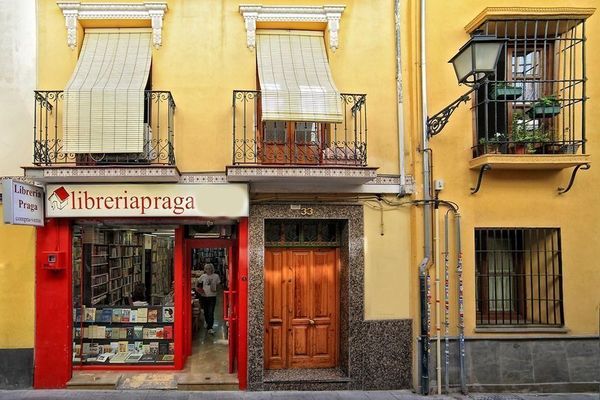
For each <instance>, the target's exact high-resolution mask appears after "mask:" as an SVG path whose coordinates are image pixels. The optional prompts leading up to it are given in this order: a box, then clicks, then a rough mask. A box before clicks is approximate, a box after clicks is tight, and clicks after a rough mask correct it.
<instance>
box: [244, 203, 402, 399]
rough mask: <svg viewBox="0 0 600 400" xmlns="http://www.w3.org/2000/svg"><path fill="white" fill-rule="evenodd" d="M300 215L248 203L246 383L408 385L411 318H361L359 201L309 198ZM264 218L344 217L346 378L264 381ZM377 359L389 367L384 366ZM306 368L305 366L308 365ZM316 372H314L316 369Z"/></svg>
mask: <svg viewBox="0 0 600 400" xmlns="http://www.w3.org/2000/svg"><path fill="white" fill-rule="evenodd" d="M302 207H311V208H312V210H313V213H312V215H310V216H302V215H300V212H299V210H293V209H291V207H290V205H289V204H252V205H251V206H250V224H249V249H248V254H249V271H248V278H249V291H248V296H249V298H248V335H249V338H248V388H249V390H300V389H302V390H306V388H311V390H339V389H363V388H369V389H397V388H408V387H410V379H411V375H410V374H411V371H410V367H411V359H412V357H411V345H410V343H411V337H412V334H411V322H410V320H390V321H365V320H364V258H365V257H364V221H363V207H362V205H358V204H357V205H339V204H330V205H327V204H322V203H319V204H307V203H302ZM268 219H334V220H340V221H342V222H343V223H344V227H343V231H342V236H341V248H340V264H341V271H340V354H339V361H340V363H339V364H340V365H339V369H340V371H341V372H342V373H343V374H344V375H345V377H344V378H345V379H341V380H339V381H335V380H328V379H327V376H326V375H327V374H326V373H325V372H324V373H323V377H319V376H318V375H319V372H318V370H311V371H310V376H311V378H310V380H303V381H302V382H298V381H292V380H281V381H273V380H271V379H269V380H268V381H265V370H264V359H263V357H264V325H263V324H264V271H263V270H264V268H263V267H264V226H265V220H268ZM381 362H384V363H385V365H386V366H388V368H386V370H385V371H382V368H381V365H382V364H381ZM307 373H308V371H307ZM315 374H316V375H315Z"/></svg>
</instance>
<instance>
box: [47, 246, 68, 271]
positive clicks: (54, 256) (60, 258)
mask: <svg viewBox="0 0 600 400" xmlns="http://www.w3.org/2000/svg"><path fill="white" fill-rule="evenodd" d="M43 257H44V258H43V260H42V268H44V269H51V270H55V271H56V270H63V269H65V268H66V267H67V266H66V265H65V252H64V251H44V252H43Z"/></svg>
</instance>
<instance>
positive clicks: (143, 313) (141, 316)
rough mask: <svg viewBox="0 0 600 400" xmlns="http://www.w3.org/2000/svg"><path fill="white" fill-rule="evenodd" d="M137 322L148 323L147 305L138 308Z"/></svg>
mask: <svg viewBox="0 0 600 400" xmlns="http://www.w3.org/2000/svg"><path fill="white" fill-rule="evenodd" d="M137 322H139V323H146V322H149V321H148V309H147V308H145V307H142V308H138V309H137Z"/></svg>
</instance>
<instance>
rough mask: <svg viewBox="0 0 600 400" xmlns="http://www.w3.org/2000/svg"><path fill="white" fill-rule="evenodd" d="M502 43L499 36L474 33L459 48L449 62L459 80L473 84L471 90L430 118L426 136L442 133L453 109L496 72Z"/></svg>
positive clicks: (462, 82) (468, 84)
mask: <svg viewBox="0 0 600 400" xmlns="http://www.w3.org/2000/svg"><path fill="white" fill-rule="evenodd" d="M502 46H503V42H501V41H499V40H498V38H496V36H489V35H482V34H481V33H479V32H475V33H474V34H473V35H472V36H471V39H469V41H468V42H467V43H465V45H464V46H462V47H461V48H460V50H458V53H456V55H455V56H454V57H452V58H451V59H450V61H448V62H450V63H452V65H453V66H454V71H455V72H456V79H458V83H459V84H465V85H467V86H470V87H471V89H470V90H469V91H468V92H467V93H465V94H463V95H462V96H460V97H459V98H458V99H456V100H455V101H453V102H452V103H450V104H449V105H448V106H447V107H446V108H444V109H443V110H441V111H440V112H438V113H437V114H435V115H433V116H431V117H429V118H427V136H429V137H431V136H434V135H437V134H438V133H440V131H441V130H442V129H444V126H446V124H447V123H448V119H449V118H450V115H452V113H453V112H454V110H455V109H456V108H457V107H458V106H459V105H460V104H461V103H466V102H467V101H468V100H469V99H470V98H471V97H470V94H471V93H473V92H474V91H475V90H477V89H478V88H479V86H481V85H482V84H483V83H484V82H485V81H486V79H487V78H488V77H489V76H490V75H493V74H494V73H495V72H496V64H498V58H500V52H501V50H502Z"/></svg>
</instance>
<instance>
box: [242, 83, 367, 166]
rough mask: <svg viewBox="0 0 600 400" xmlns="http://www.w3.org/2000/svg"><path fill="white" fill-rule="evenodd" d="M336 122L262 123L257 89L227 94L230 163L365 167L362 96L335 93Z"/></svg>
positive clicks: (363, 96) (364, 127)
mask: <svg viewBox="0 0 600 400" xmlns="http://www.w3.org/2000/svg"><path fill="white" fill-rule="evenodd" d="M340 96H341V98H342V106H343V121H342V122H340V123H322V122H296V121H262V120H261V117H260V103H261V98H260V91H256V90H235V91H234V92H233V164H234V165H261V164H262V165H305V166H306V165H322V166H358V167H365V166H366V165H367V104H366V95H365V94H348V93H342V94H340Z"/></svg>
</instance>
